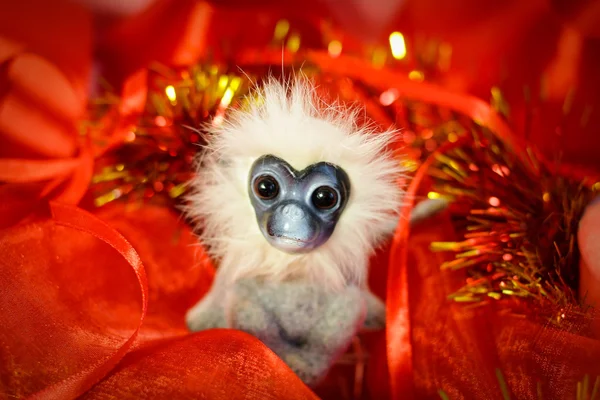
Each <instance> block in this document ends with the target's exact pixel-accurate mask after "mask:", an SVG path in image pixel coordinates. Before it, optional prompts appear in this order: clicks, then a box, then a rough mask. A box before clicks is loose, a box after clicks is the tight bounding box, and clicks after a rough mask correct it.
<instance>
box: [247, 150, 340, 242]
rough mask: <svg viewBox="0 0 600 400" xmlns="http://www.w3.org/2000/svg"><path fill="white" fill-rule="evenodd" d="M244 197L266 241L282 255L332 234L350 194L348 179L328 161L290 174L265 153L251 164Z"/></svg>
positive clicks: (282, 165) (284, 167) (290, 168)
mask: <svg viewBox="0 0 600 400" xmlns="http://www.w3.org/2000/svg"><path fill="white" fill-rule="evenodd" d="M248 194H249V195H250V201H251V202H252V206H253V207H254V211H255V212H256V220H257V222H258V226H259V228H260V230H261V232H262V234H263V235H264V237H265V238H266V239H267V241H268V242H269V243H270V244H271V245H272V246H274V247H275V248H277V249H279V250H281V251H284V252H286V253H292V254H296V253H307V252H309V251H311V250H314V249H316V248H317V247H319V246H321V245H323V244H324V243H325V242H326V241H327V240H328V239H329V237H330V236H331V234H332V233H333V231H334V229H335V226H336V224H337V222H338V220H339V218H340V216H341V214H342V212H343V211H344V208H345V206H346V204H347V202H348V197H349V196H350V180H349V179H348V175H347V174H346V173H345V172H344V170H342V169H341V168H340V167H338V166H336V165H333V164H330V163H325V162H320V163H316V164H313V165H310V166H308V167H306V168H305V169H303V170H302V171H296V170H295V169H294V168H292V167H291V166H290V165H289V164H288V163H287V162H285V161H284V160H282V159H280V158H278V157H275V156H272V155H265V156H262V157H261V158H259V159H258V160H256V161H255V162H254V164H253V165H252V168H251V170H250V176H249V179H248Z"/></svg>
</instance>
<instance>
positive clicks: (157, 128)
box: [92, 64, 249, 207]
mask: <svg viewBox="0 0 600 400" xmlns="http://www.w3.org/2000/svg"><path fill="white" fill-rule="evenodd" d="M147 84H148V95H147V99H146V103H145V109H144V110H143V112H142V114H141V115H140V116H139V118H138V120H137V121H136V123H135V124H134V126H133V128H132V129H131V130H130V131H129V132H128V133H127V134H126V136H125V138H124V140H123V143H122V144H121V145H119V146H117V147H116V149H115V150H114V151H112V152H111V153H109V154H108V155H106V156H105V157H104V158H103V160H102V161H103V163H101V164H100V168H99V169H98V170H97V172H96V174H95V175H94V177H93V179H92V191H93V192H94V193H95V194H96V196H95V199H94V202H95V204H96V206H98V207H100V206H103V205H105V204H107V203H110V202H111V201H114V200H116V199H128V200H131V199H150V198H153V197H155V196H157V195H163V196H157V197H161V198H162V199H163V200H165V201H171V202H172V203H175V202H176V201H177V200H178V199H179V197H180V196H181V195H182V194H183V193H185V191H186V184H187V182H188V181H189V180H190V178H191V175H192V173H193V162H194V161H193V160H194V156H195V154H196V153H197V152H198V150H199V145H201V144H202V135H201V131H200V130H199V129H201V127H202V125H203V124H206V123H209V122H211V123H219V122H220V120H221V119H222V118H223V115H224V113H225V112H226V110H227V109H228V108H229V107H230V106H231V105H232V103H234V102H235V100H236V99H239V97H240V96H241V95H242V94H244V93H245V92H246V91H247V90H248V86H249V85H248V79H247V78H246V76H244V75H242V74H234V73H231V72H228V71H227V70H225V69H224V68H222V67H220V66H218V65H215V64H208V65H204V64H198V65H194V66H192V67H189V68H182V69H171V68H167V67H165V66H161V65H153V66H151V67H150V68H149V70H148V78H147ZM108 96H110V94H109V95H108ZM99 103H100V104H106V102H99ZM115 107H116V105H115ZM105 112H106V111H105ZM96 129H101V127H100V128H98V127H97V128H96Z"/></svg>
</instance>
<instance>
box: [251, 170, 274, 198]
mask: <svg viewBox="0 0 600 400" xmlns="http://www.w3.org/2000/svg"><path fill="white" fill-rule="evenodd" d="M254 193H256V195H257V196H258V197H259V198H261V199H263V200H272V199H274V198H275V197H277V195H278V194H279V183H277V180H275V178H273V177H272V176H270V175H262V176H259V177H258V178H256V180H255V181H254Z"/></svg>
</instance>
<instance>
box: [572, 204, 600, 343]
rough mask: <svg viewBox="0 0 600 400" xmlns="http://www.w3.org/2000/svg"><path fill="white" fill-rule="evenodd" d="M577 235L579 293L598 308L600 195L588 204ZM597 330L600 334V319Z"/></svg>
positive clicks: (599, 303)
mask: <svg viewBox="0 0 600 400" xmlns="http://www.w3.org/2000/svg"><path fill="white" fill-rule="evenodd" d="M577 236H578V242H579V251H580V253H581V260H580V266H579V276H580V279H579V294H580V297H581V299H582V300H585V302H586V304H589V305H591V306H592V307H594V308H596V309H597V308H598V307H600V196H599V197H597V198H596V199H595V200H594V201H593V202H592V203H590V204H589V205H588V207H587V209H586V211H585V213H584V215H583V218H581V221H580V222H579V232H578V235H577ZM595 331H596V334H597V335H598V336H600V321H599V322H598V323H597V324H596V327H595Z"/></svg>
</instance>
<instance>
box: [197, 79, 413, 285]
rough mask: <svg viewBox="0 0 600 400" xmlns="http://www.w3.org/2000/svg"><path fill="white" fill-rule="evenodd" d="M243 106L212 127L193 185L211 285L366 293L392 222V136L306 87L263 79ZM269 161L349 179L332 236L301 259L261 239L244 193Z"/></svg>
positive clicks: (396, 204)
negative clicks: (324, 166)
mask: <svg viewBox="0 0 600 400" xmlns="http://www.w3.org/2000/svg"><path fill="white" fill-rule="evenodd" d="M253 97H254V98H256V99H253V100H251V101H250V105H249V107H247V108H246V109H243V110H232V111H231V112H230V113H229V114H228V115H227V117H226V118H225V120H224V121H223V123H221V124H219V125H217V126H209V127H208V128H207V130H208V138H207V140H208V145H207V147H206V148H205V150H204V152H203V153H202V154H201V155H200V158H199V162H198V170H197V175H196V177H195V179H194V180H193V181H192V183H191V185H192V191H191V194H190V196H189V197H188V200H189V208H188V210H187V211H188V216H189V217H191V218H192V220H193V221H194V222H196V223H197V224H198V228H199V232H200V239H201V240H202V242H203V243H204V244H205V245H207V246H208V251H209V253H210V255H211V256H212V257H213V258H214V259H215V261H217V263H218V272H217V279H218V280H220V281H221V282H224V281H225V282H233V281H234V280H237V279H239V278H248V277H262V278H264V279H269V280H286V279H302V280H310V281H312V282H314V283H315V284H319V285H322V286H325V287H327V288H331V289H339V288H342V287H344V286H346V285H348V284H359V285H362V284H363V283H364V281H365V279H366V275H367V268H368V260H369V257H370V255H371V254H372V252H373V251H374V249H375V248H376V246H378V245H379V244H380V243H381V241H382V239H384V238H386V237H387V236H388V235H389V234H390V233H391V232H390V226H394V225H395V222H396V221H397V219H398V212H399V208H400V206H401V201H402V194H403V191H402V189H401V188H400V186H399V183H398V182H399V181H398V179H399V178H400V177H401V176H402V172H403V171H402V169H401V166H400V162H399V160H397V159H394V158H392V156H391V154H390V152H388V151H387V150H386V146H387V145H388V144H389V142H390V140H391V139H392V138H393V137H394V135H395V133H396V132H394V131H387V132H375V131H374V130H373V128H370V127H366V126H364V127H361V126H358V125H357V123H356V116H357V113H358V112H360V111H361V110H357V109H349V108H346V107H343V106H342V105H339V104H324V103H323V100H321V99H320V98H319V97H318V96H317V94H316V89H315V88H314V86H313V85H312V84H311V83H310V82H308V81H307V80H306V79H296V80H293V81H288V82H284V83H281V82H279V81H278V80H276V79H273V78H272V79H269V80H268V81H267V82H266V83H265V84H264V85H263V86H262V87H260V88H258V89H257V91H256V93H253ZM266 154H271V155H274V156H276V157H279V158H282V159H284V160H285V161H287V162H288V163H289V164H290V165H291V166H292V167H294V168H295V169H297V170H302V169H304V168H305V167H307V166H309V165H311V164H314V163H317V162H321V161H326V162H330V163H333V164H336V165H338V166H340V167H341V168H342V169H344V170H345V171H346V173H347V174H348V176H349V178H350V185H351V190H350V193H351V194H350V198H349V201H348V204H347V206H346V208H345V210H344V212H343V213H342V215H341V217H340V219H339V221H338V223H337V225H336V228H335V231H334V232H333V234H332V235H331V237H330V238H329V240H328V241H327V242H326V243H325V244H323V245H322V246H321V247H319V248H317V249H315V250H313V251H312V252H310V253H307V254H297V255H292V254H287V253H284V252H282V251H280V250H278V249H276V248H274V247H272V246H271V245H270V244H269V243H268V242H267V241H266V239H265V238H264V237H263V235H262V233H261V231H260V229H259V226H258V224H257V221H256V215H255V212H254V209H253V207H252V205H251V203H250V198H249V195H248V177H249V172H250V169H251V166H252V164H253V162H254V161H255V160H256V159H257V158H259V157H261V156H263V155H266Z"/></svg>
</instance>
